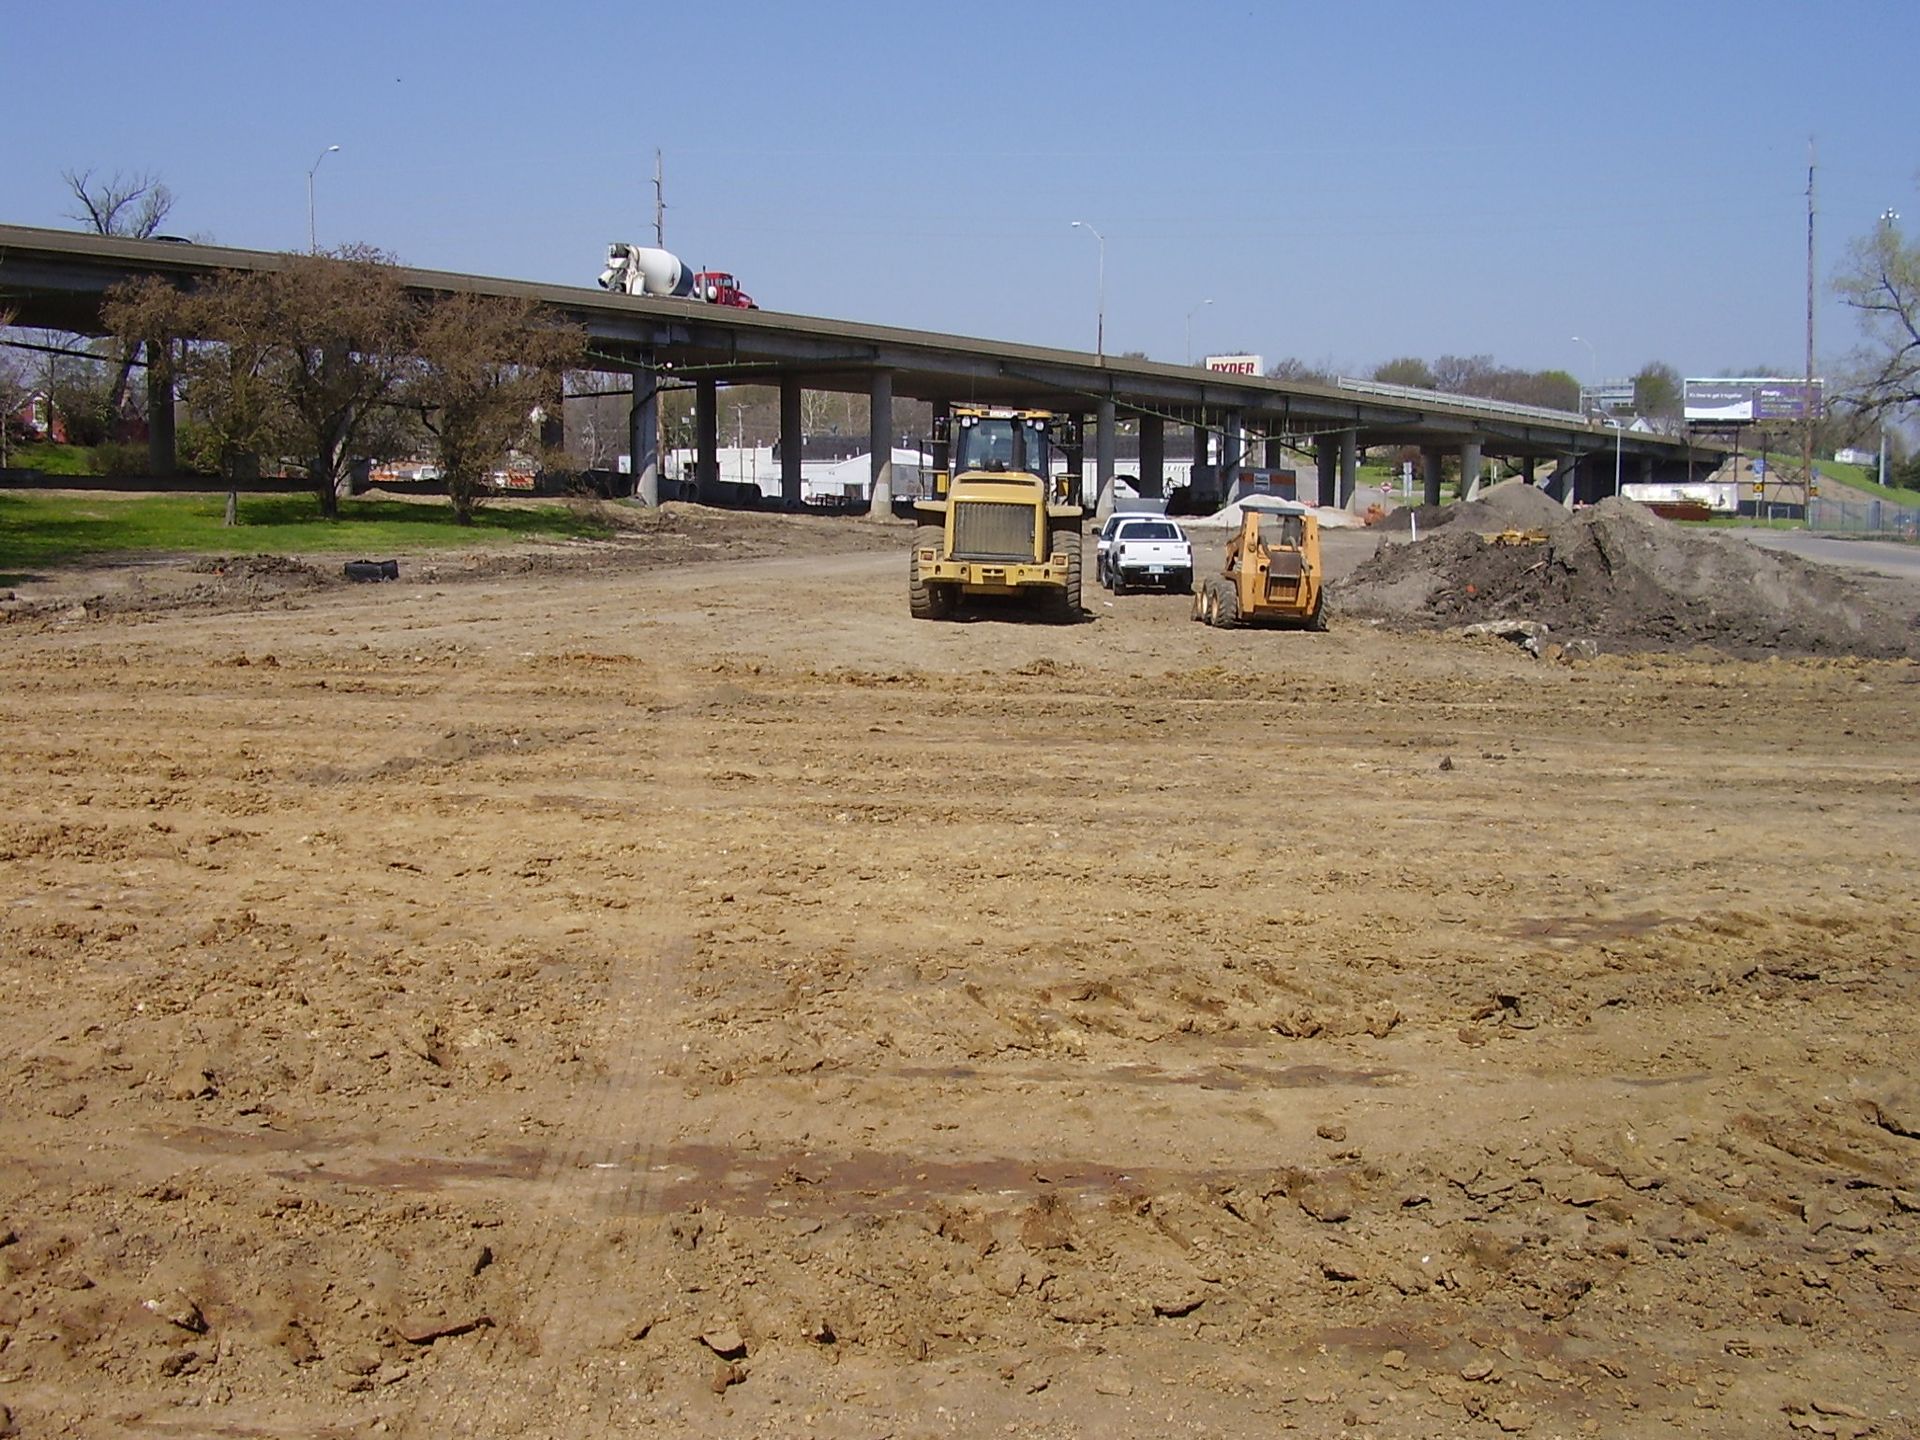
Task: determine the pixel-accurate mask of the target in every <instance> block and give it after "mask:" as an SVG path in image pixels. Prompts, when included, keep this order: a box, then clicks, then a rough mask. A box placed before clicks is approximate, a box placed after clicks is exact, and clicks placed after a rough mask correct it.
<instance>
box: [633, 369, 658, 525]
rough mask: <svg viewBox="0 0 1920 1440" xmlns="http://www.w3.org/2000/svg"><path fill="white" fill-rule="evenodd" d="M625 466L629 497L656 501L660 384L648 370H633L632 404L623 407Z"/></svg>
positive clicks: (648, 502) (641, 500)
mask: <svg viewBox="0 0 1920 1440" xmlns="http://www.w3.org/2000/svg"><path fill="white" fill-rule="evenodd" d="M627 468H628V469H629V470H630V471H631V472H632V474H633V498H634V499H636V500H638V501H639V502H640V503H641V504H642V505H649V506H652V505H658V504H659V503H660V387H659V386H658V385H657V384H655V383H654V378H653V372H652V371H651V370H636V371H634V372H633V404H632V406H631V407H630V408H629V409H628V410H627Z"/></svg>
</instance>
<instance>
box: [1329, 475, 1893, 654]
mask: <svg viewBox="0 0 1920 1440" xmlns="http://www.w3.org/2000/svg"><path fill="white" fill-rule="evenodd" d="M1515 532H1519V533H1518V534H1517V535H1516V534H1515ZM1503 534H1504V535H1505V537H1506V540H1505V542H1503V539H1502V536H1503ZM1529 537H1537V538H1529ZM1506 542H1513V543H1506ZM1334 595H1335V603H1336V605H1337V606H1338V608H1339V610H1340V611H1341V612H1342V613H1345V614H1348V615H1353V616H1366V617H1372V618H1378V619H1384V620H1389V621H1393V622H1396V623H1400V624H1407V625H1416V626H1428V627H1433V626H1458V625H1466V624H1472V623H1477V622H1486V621H1508V620H1526V621H1535V622H1538V623H1540V624H1544V625H1546V626H1548V627H1549V628H1550V629H1551V631H1552V633H1553V635H1554V636H1555V637H1556V638H1560V639H1585V640H1591V641H1592V642H1594V643H1595V644H1596V645H1597V646H1599V648H1601V649H1603V650H1613V651H1619V650H1636V649H1686V648H1690V647H1692V646H1697V645H1705V646H1711V647H1713V648H1715V649H1718V650H1722V651H1726V652H1728V653H1730V654H1735V655H1764V654H1790V655H1859V656H1868V657H1874V658H1882V659H1884V658H1892V657H1898V656H1915V655H1920V628H1916V627H1917V626H1920V596H1916V594H1915V592H1914V590H1913V588H1912V587H1911V586H1909V585H1905V584H1902V583H1899V582H1889V581H1884V580H1879V579H1876V578H1872V577H1866V576H1859V575H1851V574H1845V573H1842V572H1840V571H1838V570H1836V569H1834V568H1832V567H1830V566H1824V565H1816V564H1812V563H1810V562H1808V561H1805V560H1801V559H1799V558H1797V557H1795V556H1791V555H1782V554H1777V553H1775V552H1772V551H1767V550H1763V549H1760V548H1758V547H1756V546H1754V545H1751V544H1749V543H1747V542H1746V541H1745V540H1743V539H1741V538H1740V537H1738V536H1734V535H1729V534H1726V533H1724V532H1716V531H1704V530H1695V529H1689V528H1688V527H1685V526H1680V525H1676V524H1673V523H1671V522H1669V521H1666V520H1662V519H1661V518H1659V517H1658V516H1656V515H1654V514H1653V513H1652V512H1651V511H1649V510H1647V509H1646V508H1645V507H1644V506H1641V505H1638V504H1635V503H1634V502H1632V501H1629V500H1619V499H1612V498H1609V499H1607V500H1603V501H1602V502H1601V503H1600V504H1598V505H1596V506H1593V507H1592V508H1591V509H1587V510H1583V511H1580V512H1578V513H1574V514H1569V513H1568V512H1566V511H1564V510H1562V509H1561V508H1560V507H1559V506H1558V505H1556V504H1554V502H1553V501H1552V500H1550V499H1548V498H1547V497H1546V496H1545V495H1542V494H1541V493H1540V492H1539V491H1538V490H1535V489H1533V488H1532V487H1531V486H1527V485H1525V484H1524V483H1523V482H1518V481H1515V482H1509V483H1508V484H1507V485H1502V486H1497V487H1495V489H1494V491H1493V492H1492V493H1491V495H1490V496H1489V497H1487V498H1486V499H1484V500H1482V501H1477V502H1475V503H1473V504H1470V505H1463V506H1458V507H1453V509H1452V511H1451V512H1450V513H1449V515H1448V518H1447V521H1446V523H1445V524H1444V525H1443V526H1442V527H1441V528H1439V529H1437V530H1435V531H1434V532H1433V533H1431V534H1427V533H1423V534H1422V535H1421V538H1420V539H1419V540H1417V541H1414V542H1412V543H1410V544H1398V545H1387V546H1383V547H1382V548H1381V549H1380V550H1379V552H1378V553H1377V554H1376V555H1375V556H1374V557H1373V558H1372V559H1371V560H1370V561H1368V562H1367V563H1365V564H1364V565H1362V566H1361V567H1360V568H1359V569H1358V570H1357V571H1355V573H1354V574H1353V575H1352V576H1350V577H1349V578H1348V579H1347V580H1345V581H1344V582H1342V583H1341V584H1339V585H1338V586H1337V587H1335V590H1334Z"/></svg>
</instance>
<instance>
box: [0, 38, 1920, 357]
mask: <svg viewBox="0 0 1920 1440" xmlns="http://www.w3.org/2000/svg"><path fill="white" fill-rule="evenodd" d="M9 10H10V13H9V14H8V16H7V20H6V24H5V26H4V28H3V29H0V34H3V35H4V40H0V44H4V46H5V52H6V53H5V54H4V56H3V57H0V73H4V79H3V80H0V134H4V135H5V137H6V159H5V162H4V164H3V165H0V222H6V223H12V224H22V225H44V226H54V227H65V226H70V225H72V224H73V222H72V221H70V220H68V219H67V218H65V216H64V214H63V212H64V211H66V210H67V209H68V208H70V205H71V200H70V198H69V197H68V195H67V194H66V192H65V188H64V186H63V184H62V182H61V179H60V172H61V171H62V170H63V169H85V168H89V167H91V168H92V169H94V170H95V171H96V172H97V173H101V174H108V173H111V172H113V171H114V170H116V169H119V170H123V171H135V170H145V171H151V172H154V173H157V174H159V175H160V176H162V177H163V178H164V179H165V180H166V182H167V184H168V185H169V186H170V187H171V188H172V189H173V190H174V192H175V193H176V195H177V197H178V200H177V204H176V207H175V210H174V212H173V215H172V217H171V218H170V220H169V221H168V226H167V228H168V229H169V230H171V231H174V232H176V233H180V234H186V235H192V236H194V237H196V238H205V239H209V240H212V241H215V242H217V243H221V244H230V245H238V246H244V247H251V248H262V249H298V248H304V246H305V243H306V233H307V171H308V167H309V166H311V165H312V164H313V163H314V159H315V157H316V156H317V155H319V154H320V153H321V152H322V151H323V150H324V149H325V148H326V147H327V146H328V145H332V144H338V145H339V146H340V147H341V149H340V152H339V153H338V154H331V155H328V156H327V157H326V158H325V160H324V161H323V162H322V163H321V164H320V167H319V170H318V171H317V173H316V176H315V197H316V203H315V211H316V225H317V232H318V237H319V241H320V244H321V245H322V246H331V245H337V244H339V243H342V242H344V241H350V240H352V241H366V242H369V243H372V244H374V245H378V246H380V247H381V248H383V249H386V250H388V251H390V252H392V253H393V254H395V255H396V256H397V257H398V258H400V259H401V260H403V261H405V262H407V263H409V264H414V265H422V266H428V267H433V268H440V269H449V270H465V271H473V272H478V273H483V274H491V275H503V276H514V277H521V278H528V279H538V280H546V281H553V282H559V283H579V284H591V283H592V281H593V277H594V276H595V275H596V274H597V273H598V270H599V267H600V263H601V259H602V256H603V254H604V250H605V246H606V244H607V242H608V241H610V240H614V239H630V240H635V241H640V242H642V243H650V241H651V236H652V220H653V200H652V186H651V175H652V170H653V152H654V150H655V148H656V147H658V148H660V149H661V150H662V151H663V152H664V155H665V168H666V190H667V201H668V204H669V207H670V208H669V211H668V215H667V243H668V246H669V248H671V249H673V250H675V251H677V252H678V253H680V254H681V255H683V256H684V257H685V258H686V259H688V260H689V261H692V262H694V263H696V264H701V265H711V266H713V267H715V268H725V269H731V270H733V271H734V272H735V273H736V274H738V275H739V277H740V280H741V282H742V284H743V285H744V286H745V287H746V288H747V289H748V290H749V291H751V292H752V293H753V294H754V295H755V296H756V297H757V298H758V299H759V300H760V302H761V304H762V305H763V306H766V307H767V308H769V309H779V310H792V311H798V312H801V313H806V314H815V315H826V316H833V317H836V318H843V319H853V320H864V321H874V322H879V323H886V324H897V325H906V326H915V327H923V328H928V329H934V330H943V331H953V332H957V333H961V334H972V335H983V336H991V337H994V338H999V339H1007V340H1019V341H1027V342H1031V343H1035V344H1045V345H1060V346H1067V347H1074V348H1084V349H1089V350H1090V349H1091V348H1092V347H1093V341H1094V328H1095V317H1096V311H1097V309H1098V304H1097V287H1096V275H1097V271H1098V262H1099V247H1098V245H1097V243H1096V241H1095V240H1094V238H1093V236H1092V235H1091V234H1089V233H1088V232H1087V231H1085V230H1075V229H1073V228H1072V227H1071V222H1072V221H1073V220H1076V219H1079V220H1084V221H1086V222H1087V223H1088V224H1089V225H1091V226H1093V227H1095V228H1096V229H1098V230H1099V231H1100V232H1102V233H1103V234H1104V235H1105V237H1106V245H1105V250H1106V307H1105V308H1106V333H1107V346H1108V349H1109V350H1111V351H1120V350H1144V351H1146V352H1148V353H1149V354H1151V355H1153V356H1154V357H1155V358H1158V359H1164V360H1171V361H1179V360H1181V359H1182V358H1184V352H1185V347H1186V330H1187V324H1188V316H1189V314H1190V313H1191V315H1192V321H1191V323H1192V333H1193V345H1194V349H1195V351H1196V352H1206V351H1221V350H1228V349H1239V348H1246V349H1251V350H1255V351H1258V352H1259V353H1261V354H1262V355H1264V356H1265V357H1266V358H1267V359H1268V360H1269V361H1271V360H1274V359H1277V358H1279V357H1281V356H1284V355H1295V356H1299V357H1301V358H1303V359H1306V360H1309V361H1314V362H1323V361H1324V362H1331V363H1333V364H1334V365H1336V366H1337V367H1338V368H1341V369H1343V370H1345V371H1347V372H1349V373H1351V372H1353V371H1356V370H1363V369H1365V368H1368V367H1371V366H1372V365H1374V364H1376V363H1379V362H1380V361H1383V360H1387V359H1390V358H1392V357H1394V356H1397V355H1406V354H1412V355H1420V356H1423V357H1426V358H1429V359H1431V358H1433V357H1434V356H1436V355H1439V354H1443V353H1453V354H1482V353H1485V354H1491V355H1493V356H1495V357H1496V358H1497V359H1498V360H1500V361H1502V362H1503V363H1506V364H1511V365H1518V366H1524V367H1527V368H1545V367H1559V368H1564V369H1567V370H1570V371H1573V372H1575V373H1576V374H1580V375H1581V376H1582V377H1583V378H1584V377H1585V376H1587V375H1588V374H1589V373H1590V372H1591V371H1592V370H1594V369H1595V368H1596V367H1597V369H1598V370H1599V371H1601V372H1602V373H1604V374H1608V375H1613V374H1624V373H1628V372H1630V371H1632V370H1633V369H1636V368H1637V367H1638V366H1639V365H1641V364H1642V363H1644V362H1646V361H1648V360H1653V359H1662V360H1666V361H1667V362H1669V363H1671V364H1673V365H1675V366H1677V367H1678V368H1679V369H1681V370H1682V371H1683V372H1686V373H1689V374H1710V373H1718V372H1723V371H1725V370H1726V369H1728V368H1729V367H1732V368H1741V367H1747V366H1751V365H1755V364H1770V365H1775V366H1780V367H1783V368H1788V369H1794V368H1797V367H1798V366H1799V364H1800V356H1801V350H1802V345H1803V339H1802V334H1803V329H1804V305H1805V263H1806V262H1805V248H1804V247H1805V213H1804V212H1805V187H1806V165H1807V141H1808V137H1809V135H1812V136H1814V137H1816V139H1817V142H1818V147H1819V163H1820V170H1819V209H1820V222H1819V268H1820V272H1821V276H1822V279H1823V280H1824V279H1825V277H1826V276H1827V275H1829V274H1830V273H1831V271H1832V269H1833V267H1834V265H1835V263H1836V262H1837V261H1838V260H1839V258H1840V257H1841V255H1842V254H1843V251H1844V248H1845V246H1846V244H1847V243H1848V242H1849V241H1850V240H1851V239H1852V238H1854V237H1855V236H1857V235H1858V234H1860V233H1861V232H1863V231H1864V230H1866V229H1867V228H1869V227H1870V226H1871V225H1872V224H1873V223H1874V221H1875V220H1876V218H1877V217H1878V216H1879V215H1880V213H1881V212H1882V211H1883V210H1886V209H1888V208H1893V209H1896V210H1900V211H1902V212H1904V213H1905V214H1906V215H1907V216H1908V217H1909V219H1908V221H1907V222H1906V223H1908V224H1909V225H1911V224H1914V223H1920V195H1916V193H1915V191H1916V183H1917V182H1916V174H1917V173H1920V124H1916V120H1920V99H1916V98H1915V97H1916V93H1920V92H1916V90H1915V88H1914V87H1913V85H1912V84H1911V76H1910V73H1909V68H1910V66H1911V64H1912V61H1913V58H1914V57H1915V56H1916V55H1920V4H1916V3H1914V0H1885V3H1880V0H1830V3H1827V4H1822V5H1814V4H1799V3H1784V0H1747V3H1741V4H1733V3H1672V0H1669V3H1664V4H1643V3H1638V0H1620V3H1613V4H1604V5H1592V4H1578V5H1576V4H1568V3H1556V0H1534V3H1530V4H1527V3H1513V4H1505V3H1474V0H1456V3H1448V4H1386V3H1371V4H1370V3H1364V0H1361V3H1349V4H1340V3H1333V4H1329V3H1326V0H1318V3H1291V0H1289V3H1269V4H1249V3H1244V0H1243V3H1239V4H1214V3H1207V0H1188V3H1184V4H1147V3H1133V0H1108V3H1102V4H1080V3H1058V4H1049V3H1029V4H1024V5H1022V4H1013V3H1000V0H982V3H970V4H968V5H966V6H951V5H924V4H917V3H914V0H890V3H886V4H879V3H867V0H848V3H840V4H830V3H829V4H759V3H736V4H726V3H707V4H701V5H691V4H679V5H675V6H671V7H669V6H663V5H651V4H622V5H614V4H588V3H572V0H550V3H547V4H545V5H541V6H531V5H525V4H515V5H506V4H496V3H491V0H478V3H468V4H462V5H452V4H437V3H418V4H406V3H398V0H389V3H384V4H373V3H362V0H336V3H331V4H327V5H319V6H309V5H303V6H295V5H288V4H277V3H264V4H263V3H252V4H242V3H237V0H236V3H230V4H213V3H195V0H180V3H175V4H171V5H166V6H161V5H157V4H133V3H124V4H105V3H93V0H65V3H63V4H60V5H57V6H56V5H36V6H24V5H21V6H13V7H9ZM1209 299H1210V300H1212V301H1213V302H1214V303H1213V304H1212V305H1203V304H1202V302H1203V301H1206V300H1209ZM1819 325H1820V340H1819V350H1820V354H1821V355H1822V357H1823V358H1825V357H1838V356H1839V355H1841V354H1842V353H1843V352H1844V351H1845V350H1847V349H1848V348H1849V347H1850V346H1851V345H1852V343H1853V340H1854V334H1853V326H1852V323H1851V320H1850V319H1849V318H1848V316H1847V315H1846V313H1845V312H1844V311H1842V310H1841V309H1839V308H1838V307H1837V306H1835V305H1834V304H1833V303H1832V302H1831V301H1828V300H1825V299H1823V300H1822V303H1821V306H1820V318H1819ZM1576 335H1578V336H1583V337H1585V338H1586V340H1587V341H1589V342H1590V343H1591V345H1592V351H1591V352H1589V350H1588V348H1587V346H1586V345H1582V344H1576V343H1575V342H1574V340H1573V338H1572V337H1574V336H1576Z"/></svg>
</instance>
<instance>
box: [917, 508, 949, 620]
mask: <svg viewBox="0 0 1920 1440" xmlns="http://www.w3.org/2000/svg"><path fill="white" fill-rule="evenodd" d="M945 543H946V530H945V527H943V526H940V525H920V526H916V527H915V529H914V532H913V549H912V550H911V551H910V552H909V553H908V555H907V611H908V613H909V614H911V615H912V616H913V618H914V619H916V620H950V619H952V618H953V608H954V606H953V587H952V586H951V585H941V584H937V583H935V582H934V581H931V580H923V579H921V578H920V551H921V550H922V549H923V548H924V549H929V550H938V549H939V548H940V547H941V546H942V545H944V544H945Z"/></svg>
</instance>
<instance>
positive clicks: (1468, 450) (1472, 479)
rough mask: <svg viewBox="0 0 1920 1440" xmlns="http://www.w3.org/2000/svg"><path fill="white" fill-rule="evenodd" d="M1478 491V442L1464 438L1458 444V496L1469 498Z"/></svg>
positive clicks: (1464, 498)
mask: <svg viewBox="0 0 1920 1440" xmlns="http://www.w3.org/2000/svg"><path fill="white" fill-rule="evenodd" d="M1479 493H1480V442H1479V441H1478V440H1464V441H1462V442H1461V444H1460V498H1461V499H1462V500H1471V499H1473V498H1474V496H1475V495H1477V494H1479Z"/></svg>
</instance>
